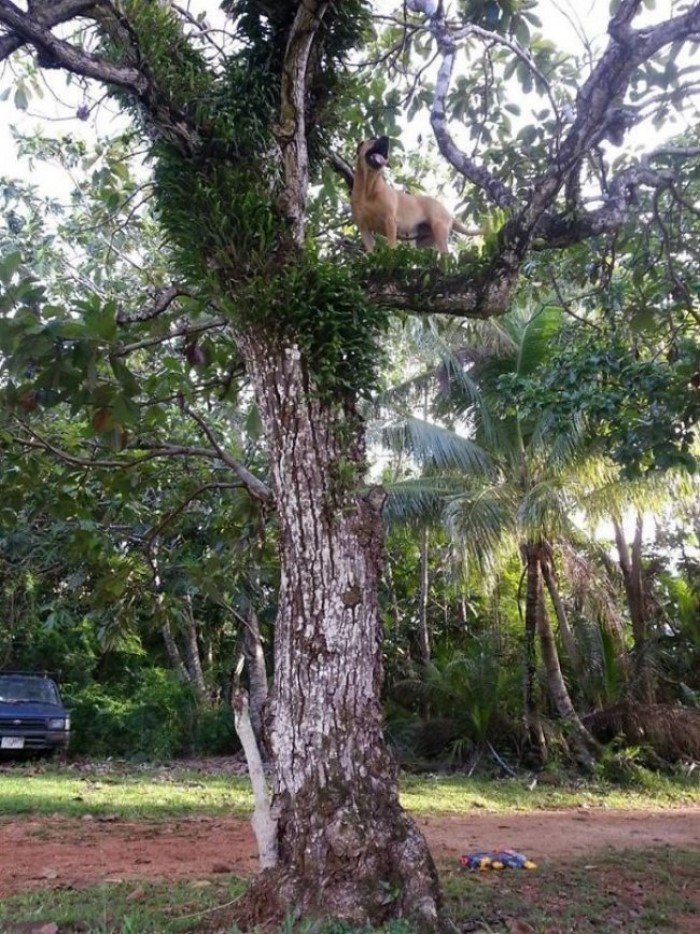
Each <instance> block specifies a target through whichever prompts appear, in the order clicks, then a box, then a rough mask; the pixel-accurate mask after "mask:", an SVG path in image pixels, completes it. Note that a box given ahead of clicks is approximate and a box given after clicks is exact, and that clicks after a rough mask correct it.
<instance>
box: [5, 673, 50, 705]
mask: <svg viewBox="0 0 700 934" xmlns="http://www.w3.org/2000/svg"><path fill="white" fill-rule="evenodd" d="M0 701H4V702H5V703H8V702H14V703H22V702H25V703H27V702H34V703H40V704H58V703H59V697H58V690H57V688H56V685H55V684H54V683H53V681H49V680H48V678H22V677H18V676H17V675H0Z"/></svg>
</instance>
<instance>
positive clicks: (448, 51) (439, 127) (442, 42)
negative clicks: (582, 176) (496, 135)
mask: <svg viewBox="0 0 700 934" xmlns="http://www.w3.org/2000/svg"><path fill="white" fill-rule="evenodd" d="M431 31H432V32H433V35H434V36H435V39H436V41H437V43H438V47H439V49H440V51H441V52H442V56H443V57H442V64H441V65H440V69H439V71H438V76H437V81H436V83H435V98H434V100H433V108H432V111H431V114H430V123H431V126H432V128H433V133H434V134H435V139H436V141H437V144H438V149H439V150H440V152H441V153H442V155H443V156H444V158H445V159H447V161H448V162H449V163H450V165H451V166H453V168H455V169H456V170H457V171H458V172H459V173H460V174H461V175H463V176H464V178H466V179H467V181H470V182H471V183H472V184H474V185H476V186H478V187H479V188H481V189H482V190H483V191H485V192H486V194H487V195H488V197H489V198H490V199H491V201H493V203H494V204H497V205H498V206H499V207H502V208H509V207H512V206H514V205H515V204H516V198H515V195H514V194H513V193H512V192H511V191H510V190H509V189H508V188H507V187H506V185H504V184H503V182H501V181H500V180H499V179H498V178H496V177H495V176H494V175H492V174H491V173H490V172H489V171H488V169H486V168H484V167H483V166H480V165H478V164H477V163H476V162H475V161H474V160H473V159H470V158H469V156H467V154H466V153H464V152H462V150H461V149H460V148H459V147H458V146H457V144H456V143H455V141H454V139H453V137H452V135H451V133H450V131H449V129H448V124H447V114H446V110H445V102H446V99H447V94H448V92H449V89H450V84H451V82H452V74H453V71H454V64H455V57H456V54H457V44H456V42H455V41H454V39H453V38H452V37H451V35H450V33H449V30H448V27H447V25H446V23H445V21H444V19H442V18H440V17H436V18H435V19H433V20H432V21H431Z"/></svg>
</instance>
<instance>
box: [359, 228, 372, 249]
mask: <svg viewBox="0 0 700 934" xmlns="http://www.w3.org/2000/svg"><path fill="white" fill-rule="evenodd" d="M360 236H361V237H362V244H363V246H364V248H365V250H367V252H368V253H371V252H372V250H373V249H374V244H375V239H374V234H373V233H372V231H371V230H360Z"/></svg>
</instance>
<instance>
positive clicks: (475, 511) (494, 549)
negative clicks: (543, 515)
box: [444, 484, 517, 575]
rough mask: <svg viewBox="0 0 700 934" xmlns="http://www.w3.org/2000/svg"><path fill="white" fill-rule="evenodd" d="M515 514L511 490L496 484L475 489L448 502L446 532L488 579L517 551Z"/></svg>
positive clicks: (445, 513)
mask: <svg viewBox="0 0 700 934" xmlns="http://www.w3.org/2000/svg"><path fill="white" fill-rule="evenodd" d="M514 514H515V506H514V501H513V498H512V490H511V489H510V488H509V487H508V486H504V485H498V484H496V485H489V486H481V487H477V488H475V489H473V490H469V491H465V492H463V493H461V494H460V495H458V496H455V497H453V498H452V499H449V500H448V501H447V504H446V506H445V512H444V516H445V524H446V526H447V528H448V531H449V532H450V534H451V535H452V537H453V538H454V539H455V541H456V542H458V543H459V545H460V547H461V548H462V550H463V552H464V555H465V558H466V560H467V561H470V560H471V561H474V563H475V564H476V565H477V567H478V568H479V569H480V570H481V571H482V572H483V573H484V574H489V575H490V574H493V573H494V572H495V570H496V569H497V567H499V566H500V565H501V563H502V562H503V561H504V560H505V559H506V557H507V556H510V555H512V554H513V551H514V550H516V549H517V536H516V529H515V525H514V521H513V517H514Z"/></svg>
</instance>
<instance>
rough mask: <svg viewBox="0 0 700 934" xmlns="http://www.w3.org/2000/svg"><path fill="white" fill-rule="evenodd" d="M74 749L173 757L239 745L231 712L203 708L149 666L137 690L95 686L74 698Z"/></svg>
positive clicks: (168, 675)
mask: <svg viewBox="0 0 700 934" xmlns="http://www.w3.org/2000/svg"><path fill="white" fill-rule="evenodd" d="M70 706H71V708H72V718H71V719H72V737H71V752H72V753H74V754H78V755H89V756H96V757H99V756H117V757H127V758H132V757H138V758H144V759H149V760H152V759H170V758H173V757H177V756H185V755H192V754H193V753H197V754H200V755H201V754H225V753H231V752H233V751H235V750H236V749H237V748H238V745H237V740H236V738H235V732H234V727H233V716H232V714H231V711H230V710H229V709H228V708H225V707H204V706H201V705H199V704H198V703H197V700H196V698H195V697H194V695H193V693H192V691H191V690H190V688H189V687H188V686H187V685H185V684H182V683H181V682H179V681H177V680H176V679H175V678H174V677H173V675H172V674H171V673H170V672H167V671H164V670H163V669H158V668H153V669H147V670H146V671H144V672H142V673H141V675H140V676H139V679H138V682H137V686H136V689H135V690H133V691H131V692H130V693H129V694H127V693H125V690H124V686H123V685H122V686H114V687H109V688H108V687H104V686H101V685H98V684H91V685H89V686H88V687H86V688H84V689H82V690H79V691H77V692H76V693H74V694H73V695H72V697H71V698H70Z"/></svg>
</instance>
